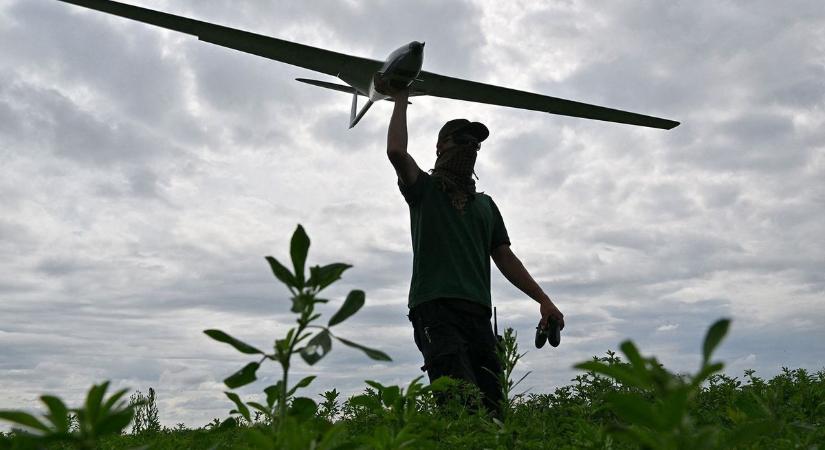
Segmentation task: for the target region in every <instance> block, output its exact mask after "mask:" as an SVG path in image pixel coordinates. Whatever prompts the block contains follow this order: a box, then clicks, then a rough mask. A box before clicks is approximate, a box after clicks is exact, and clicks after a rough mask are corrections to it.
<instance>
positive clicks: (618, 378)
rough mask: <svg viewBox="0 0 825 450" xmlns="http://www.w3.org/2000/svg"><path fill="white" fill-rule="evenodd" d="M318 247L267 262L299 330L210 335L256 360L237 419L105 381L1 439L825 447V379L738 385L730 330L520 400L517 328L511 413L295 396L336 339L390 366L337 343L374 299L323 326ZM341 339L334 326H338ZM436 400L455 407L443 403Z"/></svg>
mask: <svg viewBox="0 0 825 450" xmlns="http://www.w3.org/2000/svg"><path fill="white" fill-rule="evenodd" d="M309 244H310V240H309V237H308V236H307V235H306V233H305V232H304V229H303V228H302V227H301V226H300V225H299V226H298V228H297V229H296V231H295V233H294V234H293V236H292V240H291V243H290V259H291V260H292V266H293V267H292V270H290V269H288V268H287V267H286V266H284V265H283V264H281V263H280V262H279V261H278V260H277V259H275V258H273V257H267V261H268V263H269V265H270V268H271V269H272V272H273V274H274V275H275V277H276V278H277V279H278V280H280V281H281V282H282V283H283V284H284V285H285V286H286V287H287V289H288V290H289V292H290V294H291V301H292V305H291V311H292V312H293V313H295V315H296V321H295V322H296V326H294V327H293V328H291V329H289V330H287V332H286V333H285V335H284V336H283V337H281V338H278V339H276V340H275V342H274V345H273V346H272V349H273V352H272V353H267V352H264V351H262V350H259V349H257V348H255V347H253V346H251V345H249V344H246V343H244V342H242V341H240V340H238V339H235V338H233V337H232V336H231V335H230V334H228V333H226V332H223V331H221V330H214V329H211V330H205V331H204V333H206V335H208V336H209V337H210V338H212V339H214V340H216V341H218V342H221V343H224V344H227V345H230V346H232V347H234V348H235V349H236V350H238V351H239V352H240V353H242V354H244V355H251V356H252V357H253V358H254V359H255V360H253V361H251V362H248V363H247V364H245V365H244V366H243V367H241V368H240V369H239V370H238V371H236V372H235V373H233V374H231V375H229V376H228V377H227V378H226V379H225V380H224V384H225V385H226V387H227V388H229V389H230V390H228V391H226V392H225V394H226V396H227V400H228V404H229V405H231V406H230V408H231V409H230V410H229V412H228V416H227V417H226V418H224V419H214V420H213V421H212V422H211V423H209V424H207V425H206V426H204V427H201V428H199V429H187V428H186V427H185V426H184V425H183V424H178V426H176V427H174V428H169V427H164V426H161V425H160V423H159V419H158V417H159V411H158V409H157V406H156V398H155V392H154V390H153V389H152V388H150V389H149V392H148V394H147V395H144V394H143V393H141V392H140V391H137V392H135V393H133V394H132V395H131V397H130V398H129V399H128V401H127V400H126V399H125V395H126V393H127V390H125V389H124V390H120V391H117V392H114V393H112V394H110V395H108V396H107V390H108V387H109V382H103V383H101V384H98V385H94V386H92V387H91V389H90V390H89V392H88V395H87V398H86V401H85V402H84V404H83V405H81V406H79V407H76V408H69V407H68V406H66V404H65V402H64V401H63V400H61V399H60V398H58V397H55V396H50V395H43V396H41V401H42V402H43V404H44V405H45V407H46V409H47V411H48V413H46V414H44V415H42V416H40V417H37V416H35V415H32V414H29V413H26V412H24V411H11V410H4V411H0V420H5V421H7V422H10V423H12V424H13V426H14V429H13V430H12V431H11V432H9V433H0V450H2V449H32V448H49V449H51V448H54V449H64V448H77V449H134V448H140V449H183V448H192V449H329V450H332V449H362V448H363V449H401V448H409V449H451V450H454V449H548V448H554V449H556V448H559V449H562V448H599V449H624V448H628V449H635V448H651V449H728V448H743V449H750V448H765V449H819V448H825V371H819V372H816V373H811V372H809V371H806V370H804V369H796V370H790V369H787V368H785V369H783V370H782V373H780V374H778V375H777V376H775V377H773V378H771V379H763V378H760V377H758V376H757V375H756V373H754V372H753V371H750V370H748V371H745V373H744V374H743V376H742V377H731V376H727V375H725V374H724V373H723V372H722V371H723V368H724V364H723V363H722V362H718V361H714V360H713V352H714V350H715V349H716V348H717V346H718V345H719V344H720V342H721V341H722V340H723V339H724V337H725V335H726V334H727V332H728V328H729V326H730V321H729V320H727V319H720V320H718V321H717V322H715V323H714V324H712V325H711V326H710V328H709V329H708V331H707V333H706V335H705V338H704V341H703V344H702V347H701V350H702V361H701V364H700V367H699V368H698V369H697V371H696V372H695V373H693V374H677V373H673V372H671V371H669V370H668V369H666V368H665V367H664V366H663V365H662V364H660V363H659V362H658V360H657V359H656V358H655V357H654V356H645V355H643V354H642V353H641V351H640V350H639V349H638V348H637V347H636V345H635V344H634V343H633V342H631V341H625V342H623V343H621V344H620V345H619V349H620V351H621V356H620V355H619V354H617V353H615V352H612V351H608V352H607V353H606V354H605V355H604V356H600V357H593V358H592V359H591V360H589V361H585V362H582V363H580V364H578V365H576V368H578V369H579V370H580V371H581V373H580V374H579V375H578V376H576V377H575V378H574V379H573V380H571V384H569V385H566V386H563V387H560V388H557V389H555V391H554V392H553V393H546V394H525V393H519V394H516V392H517V389H516V387H517V385H518V384H519V383H518V382H519V381H521V379H523V377H522V378H521V379H520V380H518V381H514V380H513V379H512V378H511V377H512V376H513V374H514V368H515V366H516V364H517V363H518V361H519V359H520V358H521V357H522V356H523V354H522V353H519V349H518V345H517V344H516V336H515V333H514V332H513V331H512V329H507V330H506V331H505V334H504V336H503V340H502V345H501V348H500V358H501V360H502V362H503V364H504V366H505V373H504V375H503V380H502V382H503V383H502V386H503V390H504V391H505V398H506V399H507V403H506V405H505V406H504V413H503V415H502V417H495V418H494V417H490V416H489V415H488V414H487V412H486V411H485V410H484V409H483V408H479V407H478V406H477V405H479V404H480V401H479V398H478V395H479V393H478V391H477V390H475V389H474V388H473V387H472V386H467V385H464V384H462V383H460V382H456V381H454V380H450V379H447V378H442V379H440V380H438V381H436V382H435V383H432V384H426V385H425V384H424V383H422V381H421V378H420V377H419V378H416V379H415V380H412V381H411V382H410V383H409V384H408V385H406V386H384V385H382V384H380V383H378V382H375V381H370V380H366V384H367V386H366V387H365V390H364V391H363V393H361V394H359V395H355V396H352V397H350V398H347V399H343V398H341V394H340V392H338V391H337V390H336V389H332V390H330V391H327V392H325V393H323V394H321V395H320V396H319V398H318V399H317V401H316V400H314V399H312V398H308V397H302V396H299V395H298V394H299V391H300V390H301V389H303V388H306V387H307V386H309V385H310V384H311V383H312V382H313V381H314V379H315V378H316V377H315V376H309V377H305V378H303V379H301V380H298V381H297V382H293V383H292V384H290V378H289V371H290V368H291V367H292V358H293V356H298V357H300V358H302V359H303V360H304V361H305V362H306V363H307V364H309V365H314V364H315V363H317V362H318V361H320V360H321V359H322V358H323V357H324V356H326V355H327V354H328V353H329V352H330V351H331V349H332V345H333V342H336V341H337V342H339V343H341V344H343V345H344V346H347V347H351V348H354V349H356V350H359V351H361V352H363V353H364V354H365V355H366V356H367V357H369V358H372V359H374V360H382V361H389V360H390V357H389V356H388V355H386V354H385V353H383V352H381V351H380V350H377V349H373V348H369V347H366V346H364V345H362V344H358V343H355V342H353V341H350V340H348V339H345V338H343V337H341V336H339V334H338V332H337V331H335V332H334V333H333V327H336V326H338V325H339V324H340V323H342V322H344V321H345V320H346V319H348V318H349V317H351V316H352V315H353V314H355V313H357V312H358V310H359V309H360V308H361V307H362V306H363V305H364V302H365V294H364V292H363V291H360V290H353V291H351V292H350V293H349V294H348V295H347V296H346V298H345V299H344V300H343V302H341V306H340V307H339V308H338V311H337V312H336V313H335V314H334V315H333V316H332V317H331V318H330V319H329V320H328V321H327V322H326V324H325V325H321V323H322V322H319V320H320V317H321V315H320V314H319V313H317V312H316V310H315V306H316V305H317V304H319V303H327V302H329V300H327V299H323V298H321V297H319V295H320V293H321V291H323V290H324V289H325V288H326V287H328V286H329V285H331V284H332V283H334V282H335V281H336V280H338V279H339V278H340V277H341V275H342V274H343V273H344V271H346V270H347V269H348V268H350V266H349V265H347V264H341V263H334V264H328V265H325V266H313V267H311V268H310V269H309V271H308V272H307V271H306V270H305V266H306V260H307V254H308V250H309ZM336 330H337V328H336ZM267 360H269V361H272V362H274V363H277V364H278V366H279V372H280V373H281V380H279V381H278V383H276V384H275V385H272V386H268V387H266V388H264V389H263V394H264V397H265V399H266V401H265V402H256V401H245V400H244V399H242V398H240V396H239V395H238V394H236V393H234V392H232V391H231V389H236V388H238V387H241V386H245V385H248V384H250V383H253V382H254V381H255V380H256V379H257V376H256V374H257V371H258V370H259V369H260V368H261V366H262V364H264V363H265V362H266V361H267ZM436 398H444V399H447V403H446V404H445V405H441V406H439V405H437V402H436Z"/></svg>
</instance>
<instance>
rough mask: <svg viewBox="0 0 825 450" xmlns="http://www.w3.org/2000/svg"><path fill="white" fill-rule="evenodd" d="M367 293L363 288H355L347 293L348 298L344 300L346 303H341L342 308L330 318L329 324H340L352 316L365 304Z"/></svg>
mask: <svg viewBox="0 0 825 450" xmlns="http://www.w3.org/2000/svg"><path fill="white" fill-rule="evenodd" d="M365 297H366V294H364V291H361V290H357V289H356V290H354V291H350V293H349V294H348V295H347V299H346V300H344V304H343V305H341V309H339V310H338V312H336V313H335V314H334V315H333V316H332V318H330V319H329V324H328V325H329V326H333V325H338V324H339V323H341V322H343V321H345V320H347V318H349V317H350V316H352V315H353V314H355V313H356V312H358V310H359V309H361V307H362V306H364V301H365V300H364V299H365Z"/></svg>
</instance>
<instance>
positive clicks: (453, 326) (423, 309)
mask: <svg viewBox="0 0 825 450" xmlns="http://www.w3.org/2000/svg"><path fill="white" fill-rule="evenodd" d="M490 316H491V313H490V310H489V309H488V308H486V307H485V306H483V305H480V304H477V303H475V302H471V301H469V300H463V299H454V298H439V299H434V300H430V301H427V302H424V303H421V304H419V305H417V306H415V307H414V308H412V309H411V310H410V313H409V315H408V316H407V317H408V318H409V319H410V322H412V325H413V331H414V334H413V336H414V338H415V345H416V346H417V347H418V350H420V351H421V354H422V355H423V356H424V367H422V368H421V369H422V370H426V371H427V375H428V377H429V379H430V382H433V381H435V380H436V379H438V378H440V377H442V376H450V377H452V378H455V379H458V380H464V381H467V382H469V383H472V384H474V385H476V386H477V387H478V388H479V390H480V391H481V394H482V401H483V403H484V407H485V408H486V409H487V410H488V411H489V412H490V413H491V414H492V415H493V416H494V417H500V416H501V400H502V393H501V384H500V382H499V378H498V376H499V375H500V374H501V372H502V368H501V363H500V362H499V359H498V356H497V354H496V347H497V345H498V340H497V339H496V336H495V334H494V333H493V327H492V326H491V325H490ZM490 372H492V373H490ZM436 398H437V400H439V402H440V403H442V404H443V402H444V401H445V399H444V398H439V397H436Z"/></svg>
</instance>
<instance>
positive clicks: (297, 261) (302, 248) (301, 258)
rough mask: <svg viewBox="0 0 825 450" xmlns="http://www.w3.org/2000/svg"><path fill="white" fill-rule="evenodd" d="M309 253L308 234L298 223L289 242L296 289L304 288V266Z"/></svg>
mask: <svg viewBox="0 0 825 450" xmlns="http://www.w3.org/2000/svg"><path fill="white" fill-rule="evenodd" d="M307 253H309V236H307V233H306V231H304V227H302V226H301V225H298V228H296V229H295V232H294V233H292V241H291V242H290V244H289V255H290V256H291V257H292V267H294V268H295V278H296V279H297V281H298V286H297V287H298V289H303V288H304V266H305V265H306V262H307Z"/></svg>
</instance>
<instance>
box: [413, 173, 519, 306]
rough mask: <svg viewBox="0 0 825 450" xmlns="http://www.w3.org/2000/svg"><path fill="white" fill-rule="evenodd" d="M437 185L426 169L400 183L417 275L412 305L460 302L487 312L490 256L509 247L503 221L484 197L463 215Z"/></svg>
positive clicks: (469, 205)
mask: <svg viewBox="0 0 825 450" xmlns="http://www.w3.org/2000/svg"><path fill="white" fill-rule="evenodd" d="M437 183H438V181H437V180H436V179H434V178H433V177H432V176H431V175H429V174H428V173H426V172H424V171H423V170H421V171H419V173H418V178H417V179H416V181H415V183H413V185H411V186H405V185H404V184H403V183H402V182H401V181H400V180H399V182H398V187H399V188H400V189H401V193H402V194H403V195H404V199H405V200H406V201H407V204H408V205H409V207H410V231H411V233H412V246H413V272H412V280H411V282H410V294H409V301H408V306H409V307H410V308H413V307H415V306H417V305H419V304H421V303H424V302H426V301H429V300H433V299H436V298H462V299H466V300H470V301H472V302H476V303H479V304H481V305H483V306H485V307H487V309H488V310H489V309H490V308H491V305H492V302H491V300H490V254H491V252H492V250H493V249H494V248H496V247H498V246H500V245H503V244H510V238H509V237H508V236H507V229H506V228H505V227H504V220H503V219H502V218H501V213H500V212H499V210H498V207H496V204H495V203H494V202H493V199H492V198H490V196H489V195H486V194H484V193H476V194H475V198H474V199H472V200H470V201H468V202H467V203H466V205H465V206H464V213H463V214H462V213H461V212H460V211H458V210H457V209H456V208H455V207H454V206H453V205H452V203H451V201H450V197H449V196H448V195H447V194H446V193H445V192H443V191H442V190H441V189H440V188H439V187H438V186H437V185H436V184H437Z"/></svg>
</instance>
